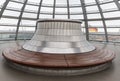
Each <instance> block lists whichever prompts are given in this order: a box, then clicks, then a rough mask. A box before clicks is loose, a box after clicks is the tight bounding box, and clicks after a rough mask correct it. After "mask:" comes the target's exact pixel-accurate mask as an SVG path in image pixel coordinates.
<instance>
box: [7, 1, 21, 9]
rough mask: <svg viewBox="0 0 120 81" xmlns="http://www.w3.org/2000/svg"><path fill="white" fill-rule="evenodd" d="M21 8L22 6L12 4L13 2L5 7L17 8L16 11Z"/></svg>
mask: <svg viewBox="0 0 120 81" xmlns="http://www.w3.org/2000/svg"><path fill="white" fill-rule="evenodd" d="M22 6H23V4H20V3H14V2H9V4H8V5H7V7H13V8H18V9H21V8H22Z"/></svg>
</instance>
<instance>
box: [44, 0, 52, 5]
mask: <svg viewBox="0 0 120 81" xmlns="http://www.w3.org/2000/svg"><path fill="white" fill-rule="evenodd" d="M53 1H54V0H43V4H53Z"/></svg>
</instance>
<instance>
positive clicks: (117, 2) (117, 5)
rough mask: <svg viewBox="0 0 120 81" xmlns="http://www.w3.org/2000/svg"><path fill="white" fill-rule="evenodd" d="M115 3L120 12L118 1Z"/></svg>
mask: <svg viewBox="0 0 120 81" xmlns="http://www.w3.org/2000/svg"><path fill="white" fill-rule="evenodd" d="M114 2H115V4H116V6H117V7H118V9H119V10H120V4H119V2H118V0H114Z"/></svg>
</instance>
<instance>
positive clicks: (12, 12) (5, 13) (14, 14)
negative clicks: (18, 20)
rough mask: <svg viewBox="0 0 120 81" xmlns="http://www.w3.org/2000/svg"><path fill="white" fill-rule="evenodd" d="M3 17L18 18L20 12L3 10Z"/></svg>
mask: <svg viewBox="0 0 120 81" xmlns="http://www.w3.org/2000/svg"><path fill="white" fill-rule="evenodd" d="M3 15H7V16H15V17H18V16H19V15H20V12H16V11H10V10H5V11H4V13H3Z"/></svg>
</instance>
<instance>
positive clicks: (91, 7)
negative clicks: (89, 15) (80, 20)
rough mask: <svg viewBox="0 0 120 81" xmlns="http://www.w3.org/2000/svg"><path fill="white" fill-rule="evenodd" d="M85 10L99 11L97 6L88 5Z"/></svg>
mask: <svg viewBox="0 0 120 81" xmlns="http://www.w3.org/2000/svg"><path fill="white" fill-rule="evenodd" d="M86 11H87V12H94V11H99V9H98V7H97V6H89V7H86Z"/></svg>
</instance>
